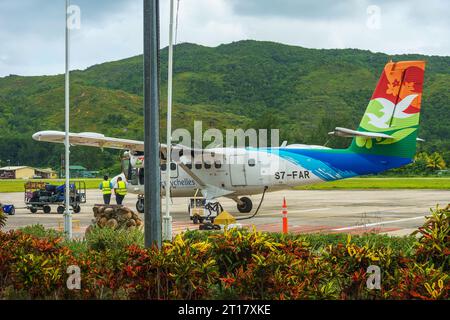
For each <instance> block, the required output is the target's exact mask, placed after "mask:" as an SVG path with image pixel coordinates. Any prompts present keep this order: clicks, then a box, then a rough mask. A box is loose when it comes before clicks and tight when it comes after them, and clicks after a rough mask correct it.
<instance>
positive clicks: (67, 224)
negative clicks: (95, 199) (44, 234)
mask: <svg viewBox="0 0 450 320" xmlns="http://www.w3.org/2000/svg"><path fill="white" fill-rule="evenodd" d="M69 5H70V0H66V20H65V21H66V78H65V127H66V135H65V139H64V145H65V159H64V165H65V169H66V177H65V178H66V187H65V202H66V209H65V211H64V232H65V234H66V236H67V238H68V239H72V211H71V210H70V168H69V155H70V142H69V126H70V122H69V116H70V113H69V107H70V69H69V68H70V67H69V63H70V30H69V25H68V24H69Z"/></svg>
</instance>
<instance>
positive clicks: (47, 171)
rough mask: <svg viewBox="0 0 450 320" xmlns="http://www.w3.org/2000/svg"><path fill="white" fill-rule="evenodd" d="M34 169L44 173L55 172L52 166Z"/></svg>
mask: <svg viewBox="0 0 450 320" xmlns="http://www.w3.org/2000/svg"><path fill="white" fill-rule="evenodd" d="M34 170H36V171H39V172H44V173H55V172H56V171H55V170H53V169H52V168H46V169H34Z"/></svg>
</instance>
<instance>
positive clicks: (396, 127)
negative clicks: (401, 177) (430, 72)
mask: <svg viewBox="0 0 450 320" xmlns="http://www.w3.org/2000/svg"><path fill="white" fill-rule="evenodd" d="M424 72H425V61H400V62H389V63H387V64H386V66H385V67H384V69H383V72H382V74H381V77H380V79H379V81H378V84H377V86H376V88H375V91H374V93H373V95H372V98H371V100H370V102H369V105H368V106H367V109H366V112H365V113H364V116H363V118H362V120H361V123H360V125H359V128H358V130H357V131H358V132H362V133H364V134H361V135H354V138H353V141H352V144H351V146H350V150H351V151H353V152H356V153H366V154H378V155H389V156H397V157H403V158H413V157H414V154H415V153H416V139H417V131H418V128H419V117H420V105H421V99H422V87H423V78H424ZM377 134H378V135H379V136H377Z"/></svg>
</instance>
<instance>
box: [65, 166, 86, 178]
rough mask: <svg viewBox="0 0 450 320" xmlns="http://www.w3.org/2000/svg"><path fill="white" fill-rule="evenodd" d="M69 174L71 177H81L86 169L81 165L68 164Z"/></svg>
mask: <svg viewBox="0 0 450 320" xmlns="http://www.w3.org/2000/svg"><path fill="white" fill-rule="evenodd" d="M69 170H70V176H71V177H73V178H82V177H83V174H84V173H85V172H86V171H87V169H86V168H85V167H83V166H79V165H72V166H69Z"/></svg>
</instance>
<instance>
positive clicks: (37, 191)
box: [25, 181, 86, 214]
mask: <svg viewBox="0 0 450 320" xmlns="http://www.w3.org/2000/svg"><path fill="white" fill-rule="evenodd" d="M65 188H66V185H65V184H63V185H60V186H57V185H52V184H49V183H46V182H33V181H29V182H27V183H25V204H26V206H27V209H28V210H30V212H31V213H36V212H37V211H38V210H42V211H44V213H50V212H51V211H52V208H51V205H57V206H58V208H57V212H58V213H59V214H63V213H64V211H65ZM81 203H86V183H85V182H84V181H71V182H70V205H71V206H72V208H73V212H75V213H79V212H80V211H81V207H80V204H81Z"/></svg>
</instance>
